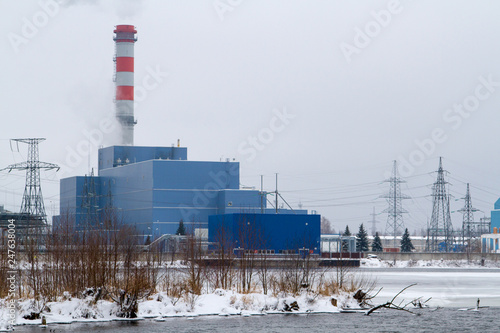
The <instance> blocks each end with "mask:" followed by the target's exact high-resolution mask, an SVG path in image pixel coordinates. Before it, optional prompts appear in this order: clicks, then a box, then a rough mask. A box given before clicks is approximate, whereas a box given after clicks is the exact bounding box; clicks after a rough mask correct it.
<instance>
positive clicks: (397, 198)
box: [381, 161, 410, 248]
mask: <svg viewBox="0 0 500 333" xmlns="http://www.w3.org/2000/svg"><path fill="white" fill-rule="evenodd" d="M384 182H387V183H390V184H391V187H390V190H389V193H387V194H384V195H382V196H381V198H386V199H387V203H388V204H389V207H387V208H386V209H384V210H383V211H382V213H387V224H386V227H385V234H386V235H388V236H391V235H392V236H394V243H393V247H395V248H396V247H398V246H397V236H398V235H402V234H403V231H404V222H403V214H404V213H408V211H406V210H405V209H403V203H402V200H403V199H409V198H410V197H409V196H407V195H406V194H403V193H401V183H406V181H405V180H403V179H401V178H400V177H399V173H398V165H397V162H396V161H394V164H393V167H392V176H391V178H389V179H386V180H385V181H384Z"/></svg>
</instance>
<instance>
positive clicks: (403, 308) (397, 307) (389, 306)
mask: <svg viewBox="0 0 500 333" xmlns="http://www.w3.org/2000/svg"><path fill="white" fill-rule="evenodd" d="M414 285H416V283H413V284H410V285H409V286H407V287H405V288H403V289H401V290H400V291H399V292H398V293H397V294H396V296H394V297H393V298H392V299H391V300H390V301H389V302H386V303H384V304H380V305H377V306H374V307H373V308H371V309H370V310H368V311H367V312H366V313H365V315H367V316H369V315H370V314H371V313H372V312H374V311H376V310H378V309H381V308H386V309H393V310H399V311H405V312H408V313H411V314H413V315H417V316H419V315H420V314H418V313H415V312H412V311H410V310H408V309H407V308H406V307H407V306H408V305H410V304H412V302H414V301H415V300H413V301H412V302H409V303H406V304H405V305H403V306H401V304H402V303H403V301H401V302H400V303H399V304H398V305H396V304H394V301H395V300H396V298H397V297H398V296H399V295H401V293H402V292H403V291H405V290H406V289H408V288H410V287H413V286H414Z"/></svg>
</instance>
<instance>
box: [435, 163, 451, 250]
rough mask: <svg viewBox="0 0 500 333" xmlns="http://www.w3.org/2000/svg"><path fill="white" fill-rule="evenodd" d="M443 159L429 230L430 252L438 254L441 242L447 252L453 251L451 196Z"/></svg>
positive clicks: (436, 184) (440, 165) (436, 185)
mask: <svg viewBox="0 0 500 333" xmlns="http://www.w3.org/2000/svg"><path fill="white" fill-rule="evenodd" d="M444 173H445V171H444V170H443V158H442V157H440V158H439V169H438V175H437V180H436V182H435V183H434V184H433V185H432V216H431V225H430V228H429V238H430V241H429V251H431V252H438V251H439V250H440V249H439V242H440V241H441V240H442V241H443V242H444V248H442V250H444V251H445V252H449V251H450V250H451V246H452V244H453V225H452V224H451V214H450V196H449V195H448V194H447V192H446V184H448V182H447V181H445V179H444Z"/></svg>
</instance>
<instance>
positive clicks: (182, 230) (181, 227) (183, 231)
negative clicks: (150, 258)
mask: <svg viewBox="0 0 500 333" xmlns="http://www.w3.org/2000/svg"><path fill="white" fill-rule="evenodd" d="M175 234H176V235H180V236H184V235H185V234H186V228H185V227H184V221H183V220H182V219H181V220H180V221H179V227H178V228H177V231H176V232H175Z"/></svg>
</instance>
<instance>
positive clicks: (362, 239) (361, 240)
mask: <svg viewBox="0 0 500 333" xmlns="http://www.w3.org/2000/svg"><path fill="white" fill-rule="evenodd" d="M369 246H370V242H369V241H368V234H367V233H366V230H365V227H364V226H363V223H361V225H360V226H359V231H358V234H357V235H356V251H358V252H367V251H368V250H369Z"/></svg>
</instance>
